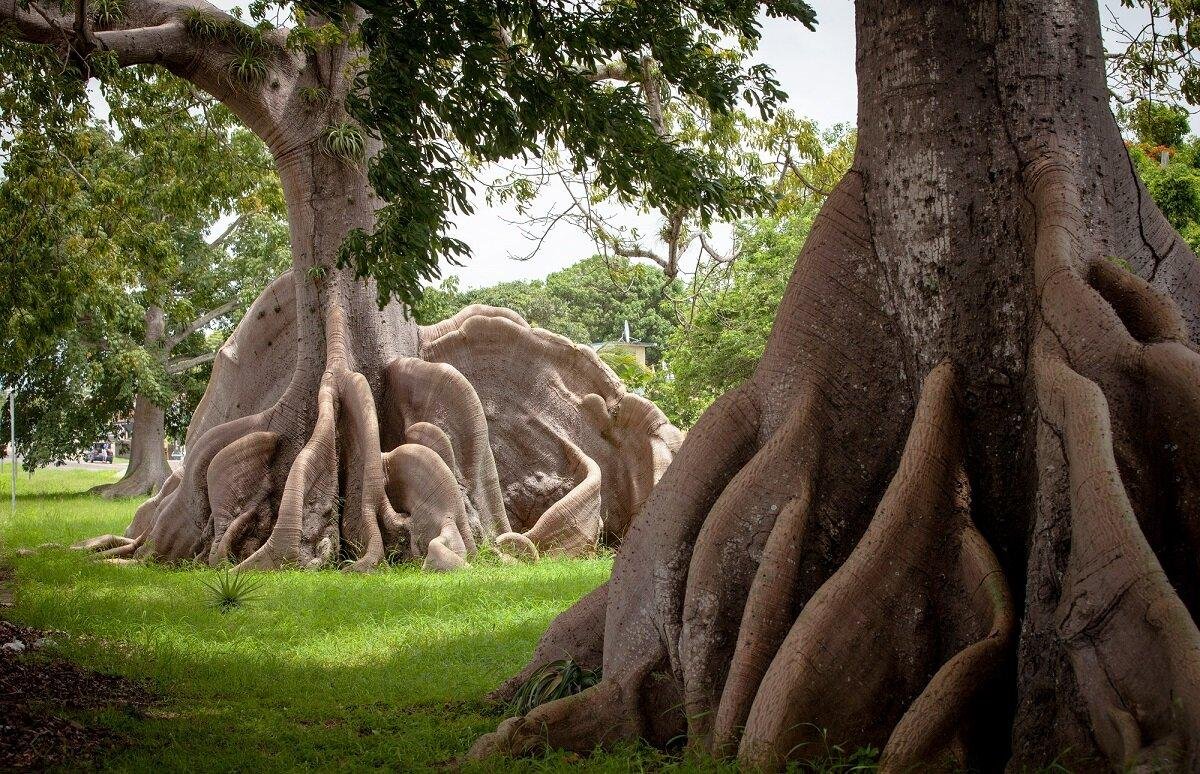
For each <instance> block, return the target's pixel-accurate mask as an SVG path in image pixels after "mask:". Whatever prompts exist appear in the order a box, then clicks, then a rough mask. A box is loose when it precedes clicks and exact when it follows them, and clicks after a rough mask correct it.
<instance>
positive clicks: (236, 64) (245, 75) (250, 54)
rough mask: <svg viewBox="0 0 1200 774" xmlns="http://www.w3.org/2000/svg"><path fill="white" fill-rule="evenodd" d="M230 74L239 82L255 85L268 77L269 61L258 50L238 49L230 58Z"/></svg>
mask: <svg viewBox="0 0 1200 774" xmlns="http://www.w3.org/2000/svg"><path fill="white" fill-rule="evenodd" d="M229 75H230V77H232V78H233V80H235V81H237V82H238V83H241V84H245V85H246V86H253V85H255V84H256V83H261V82H262V80H263V79H264V78H266V77H267V63H266V62H264V61H263V58H262V56H261V55H259V53H258V52H257V51H254V50H251V49H245V50H241V51H238V52H237V53H236V54H234V55H233V58H232V59H230V60H229Z"/></svg>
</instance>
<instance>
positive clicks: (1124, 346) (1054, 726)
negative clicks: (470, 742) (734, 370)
mask: <svg viewBox="0 0 1200 774" xmlns="http://www.w3.org/2000/svg"><path fill="white" fill-rule="evenodd" d="M856 9H857V36H858V40H857V48H858V52H857V62H858V81H859V111H858V120H859V135H858V146H857V155H856V158H855V162H854V165H853V168H852V170H851V171H850V173H849V174H848V175H847V176H846V177H845V179H844V180H843V181H842V182H841V183H840V184H839V186H838V187H837V190H836V191H834V192H833V194H832V195H831V196H830V197H829V199H828V201H827V202H826V204H825V205H824V207H823V208H822V211H821V213H820V216H819V217H818V219H817V221H816V223H815V225H814V227H813V230H812V233H811V235H810V237H809V239H808V242H807V244H806V245H805V247H804V249H803V251H802V252H801V254H800V256H799V258H798V260H797V264H796V269H795V273H794V274H793V276H792V279H791V282H790V285H789V287H788V290H787V293H786V294H785V297H784V299H783V303H782V305H781V307H780V309H779V312H778V315H777V316H776V319H775V323H774V328H773V331H772V335H771V338H770V341H769V343H768V346H767V349H766V352H765V354H764V356H763V359H762V362H761V363H760V365H759V367H758V370H757V371H756V373H755V375H754V377H753V378H752V379H751V380H750V381H749V382H748V383H747V384H746V385H744V386H743V387H741V388H739V389H737V390H735V391H734V392H732V393H730V394H728V395H726V396H725V397H723V398H722V399H721V400H719V401H718V402H717V403H716V404H714V406H713V407H712V408H711V409H710V410H709V411H708V412H707V413H706V414H705V415H704V417H703V418H702V419H701V420H700V422H699V423H698V424H697V425H696V427H695V428H694V429H693V430H692V431H691V432H690V433H689V434H688V437H687V440H686V441H685V443H684V444H683V447H682V448H681V449H680V452H679V454H678V455H677V456H676V458H675V460H674V462H673V463H672V465H671V467H670V469H669V470H668V471H667V473H666V475H664V477H663V479H662V481H661V482H660V483H659V485H658V487H657V488H656V489H655V491H654V492H653V494H652V495H651V497H650V499H649V501H648V502H647V504H646V506H645V508H644V509H643V510H642V512H641V513H640V514H639V515H638V517H637V518H636V519H635V521H634V524H633V526H632V527H631V529H630V532H629V535H628V536H627V538H626V541H625V543H624V544H623V545H622V546H621V549H620V550H619V552H618V555H617V560H616V565H615V567H614V571H613V577H612V579H611V580H610V581H609V583H608V586H607V591H606V594H605V595H604V596H603V597H596V596H592V597H589V598H587V599H586V600H585V601H584V602H581V603H580V604H581V606H583V605H586V606H587V607H581V609H580V610H571V611H568V612H567V613H565V614H564V615H563V616H562V617H561V618H560V619H558V621H556V622H555V624H554V625H553V626H552V627H551V630H550V632H548V634H547V635H546V638H545V639H544V640H543V643H544V646H545V647H540V648H539V650H538V654H537V655H536V656H535V661H534V662H533V663H531V664H530V666H529V668H527V670H526V672H525V674H529V671H530V670H531V669H536V668H537V667H539V666H541V665H542V664H544V663H546V661H547V660H550V659H551V656H549V655H548V654H550V653H553V656H552V658H553V659H561V658H563V657H564V655H577V656H578V658H579V659H580V660H581V661H582V662H584V663H587V662H589V660H594V658H595V655H594V654H596V653H597V652H600V653H602V654H603V656H602V661H603V663H602V667H603V674H604V678H603V680H602V682H601V683H600V684H599V685H597V686H595V687H594V688H591V689H589V690H587V691H584V692H582V693H580V694H577V695H576V696H572V697H569V698H566V699H562V700H559V701H555V702H551V703H548V704H545V705H543V706H541V707H539V708H537V709H535V710H533V711H532V712H530V713H529V714H528V715H526V716H524V717H517V718H511V719H509V720H507V721H505V722H504V723H503V724H502V725H501V726H500V727H499V729H498V730H497V731H496V732H495V733H493V734H489V735H487V736H485V737H483V738H482V739H481V740H479V742H478V743H477V744H476V747H475V749H474V751H473V752H474V755H475V756H477V757H483V756H487V755H492V754H497V753H505V754H518V753H528V752H531V751H534V750H537V749H541V748H542V747H544V746H546V745H549V746H553V747H561V748H567V749H574V750H580V751H586V750H591V749H593V748H594V747H595V746H596V745H598V744H599V745H606V744H612V743H615V742H618V741H622V740H630V739H637V738H641V739H646V740H648V741H650V742H652V743H655V744H659V745H666V744H667V743H668V742H669V741H670V740H672V739H679V738H681V735H686V738H687V739H688V740H689V744H690V745H692V746H693V747H696V748H699V749H701V750H706V751H709V752H711V753H713V754H715V755H717V756H721V757H725V756H729V757H733V756H736V757H737V759H738V760H739V762H740V763H741V764H742V765H744V766H746V767H747V768H752V769H759V768H765V769H768V770H775V769H779V768H782V767H783V766H784V764H785V763H786V762H788V761H789V760H795V759H806V758H813V757H820V756H821V755H823V754H824V753H825V752H826V751H827V750H828V749H829V746H831V745H838V746H840V747H841V749H843V750H846V751H853V750H856V749H858V748H861V747H865V746H868V745H869V746H872V747H874V748H876V749H879V750H882V760H881V768H882V770H884V771H897V772H899V771H912V770H930V769H953V770H961V769H962V768H968V769H972V770H985V771H988V770H999V769H1003V768H1005V767H1007V768H1009V769H1011V770H1013V771H1025V770H1030V769H1033V768H1038V767H1044V766H1048V765H1050V764H1051V763H1052V762H1058V763H1060V764H1063V765H1066V766H1067V767H1069V768H1077V769H1079V770H1098V769H1101V768H1111V769H1116V770H1138V771H1141V770H1179V771H1195V770H1197V769H1198V768H1200V715H1198V714H1197V709H1196V708H1197V707H1200V631H1198V630H1197V626H1196V623H1195V620H1196V615H1197V612H1198V610H1197V603H1198V599H1200V596H1198V593H1197V589H1200V577H1197V561H1196V556H1197V555H1200V554H1198V551H1197V549H1198V548H1200V533H1198V532H1197V524H1198V523H1200V522H1198V519H1200V510H1198V503H1200V488H1198V487H1200V445H1198V444H1197V437H1198V436H1197V434H1196V433H1195V430H1194V428H1195V427H1197V426H1198V425H1197V423H1198V422H1200V348H1198V346H1197V343H1198V341H1200V264H1198V263H1197V261H1196V258H1195V256H1194V255H1193V254H1192V253H1191V251H1190V250H1189V249H1188V248H1187V246H1186V245H1185V244H1184V243H1183V242H1182V240H1181V239H1180V238H1179V237H1178V235H1177V234H1175V233H1174V232H1173V231H1172V230H1171V228H1170V226H1169V225H1168V224H1167V222H1166V220H1165V219H1164V218H1163V216H1162V214H1161V213H1160V212H1159V211H1158V210H1157V209H1156V208H1155V206H1154V204H1153V202H1152V201H1151V200H1150V198H1149V197H1148V196H1147V195H1146V192H1145V190H1144V189H1143V187H1142V186H1141V184H1140V183H1139V181H1138V180H1137V178H1136V176H1135V175H1134V172H1133V169H1132V166H1131V163H1130V160H1129V157H1128V154H1127V152H1126V150H1125V148H1124V145H1123V143H1122V140H1121V137H1120V134H1119V132H1118V129H1117V126H1116V123H1115V121H1114V119H1113V116H1112V114H1111V112H1110V110H1109V107H1108V93H1107V89H1106V83H1105V76H1104V68H1103V61H1104V51H1103V48H1102V45H1101V39H1100V26H1099V14H1098V8H1097V4H1096V2H1095V1H1094V0H1055V1H1054V2H1043V3H1037V2H1032V0H1005V1H1004V2H995V1H994V0H975V1H972V2H952V1H950V0H945V1H936V2H921V3H913V2H900V3H897V2H885V1H884V0H859V2H858V3H857V4H856ZM1123 266H1129V267H1132V271H1129V270H1126V269H1125V268H1123ZM599 604H604V605H605V607H606V615H605V616H604V619H603V620H604V623H603V625H602V626H601V625H597V621H598V620H599V617H598V616H597V615H596V610H595V608H596V607H597V606H598V605H599ZM563 646H566V648H565V649H564V647H563ZM593 665H594V664H593ZM514 688H515V684H512V683H510V684H508V685H506V686H505V687H504V689H503V690H502V691H501V694H502V695H503V694H505V693H509V692H511V691H512V690H513V689H514Z"/></svg>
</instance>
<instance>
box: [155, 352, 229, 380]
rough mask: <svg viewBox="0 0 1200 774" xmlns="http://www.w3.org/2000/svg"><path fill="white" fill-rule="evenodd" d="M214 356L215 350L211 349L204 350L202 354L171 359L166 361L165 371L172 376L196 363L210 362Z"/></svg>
mask: <svg viewBox="0 0 1200 774" xmlns="http://www.w3.org/2000/svg"><path fill="white" fill-rule="evenodd" d="M216 356H217V352H216V350H213V351H212V352H205V353H204V354H203V355H196V356H195V357H189V358H184V359H183V360H172V361H171V362H169V363H167V373H169V374H171V375H172V376H174V375H175V374H181V373H183V372H184V371H186V370H188V369H189V368H195V367H196V366H198V365H204V364H205V363H208V362H211V361H212V360H213V359H215V358H216Z"/></svg>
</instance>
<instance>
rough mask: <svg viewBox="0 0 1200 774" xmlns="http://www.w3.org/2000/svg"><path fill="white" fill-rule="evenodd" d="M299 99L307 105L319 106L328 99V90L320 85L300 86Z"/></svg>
mask: <svg viewBox="0 0 1200 774" xmlns="http://www.w3.org/2000/svg"><path fill="white" fill-rule="evenodd" d="M299 95H300V101H301V102H303V103H304V104H305V105H308V106H309V107H320V106H321V105H324V104H325V103H326V102H328V101H329V90H328V89H326V88H324V87H322V86H301V87H300V91H299Z"/></svg>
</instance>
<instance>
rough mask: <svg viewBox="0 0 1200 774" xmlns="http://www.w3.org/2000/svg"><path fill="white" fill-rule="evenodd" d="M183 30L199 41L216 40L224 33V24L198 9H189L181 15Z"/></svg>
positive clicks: (217, 18)
mask: <svg viewBox="0 0 1200 774" xmlns="http://www.w3.org/2000/svg"><path fill="white" fill-rule="evenodd" d="M183 28H184V29H185V30H187V32H188V34H189V35H191V36H192V37H194V38H197V39H199V40H217V39H219V38H220V37H221V35H222V32H223V31H224V22H223V21H222V20H221V19H220V18H219V17H217V16H215V15H213V14H211V13H207V12H205V11H202V10H200V9H199V8H189V9H188V10H186V11H184V13H183Z"/></svg>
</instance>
